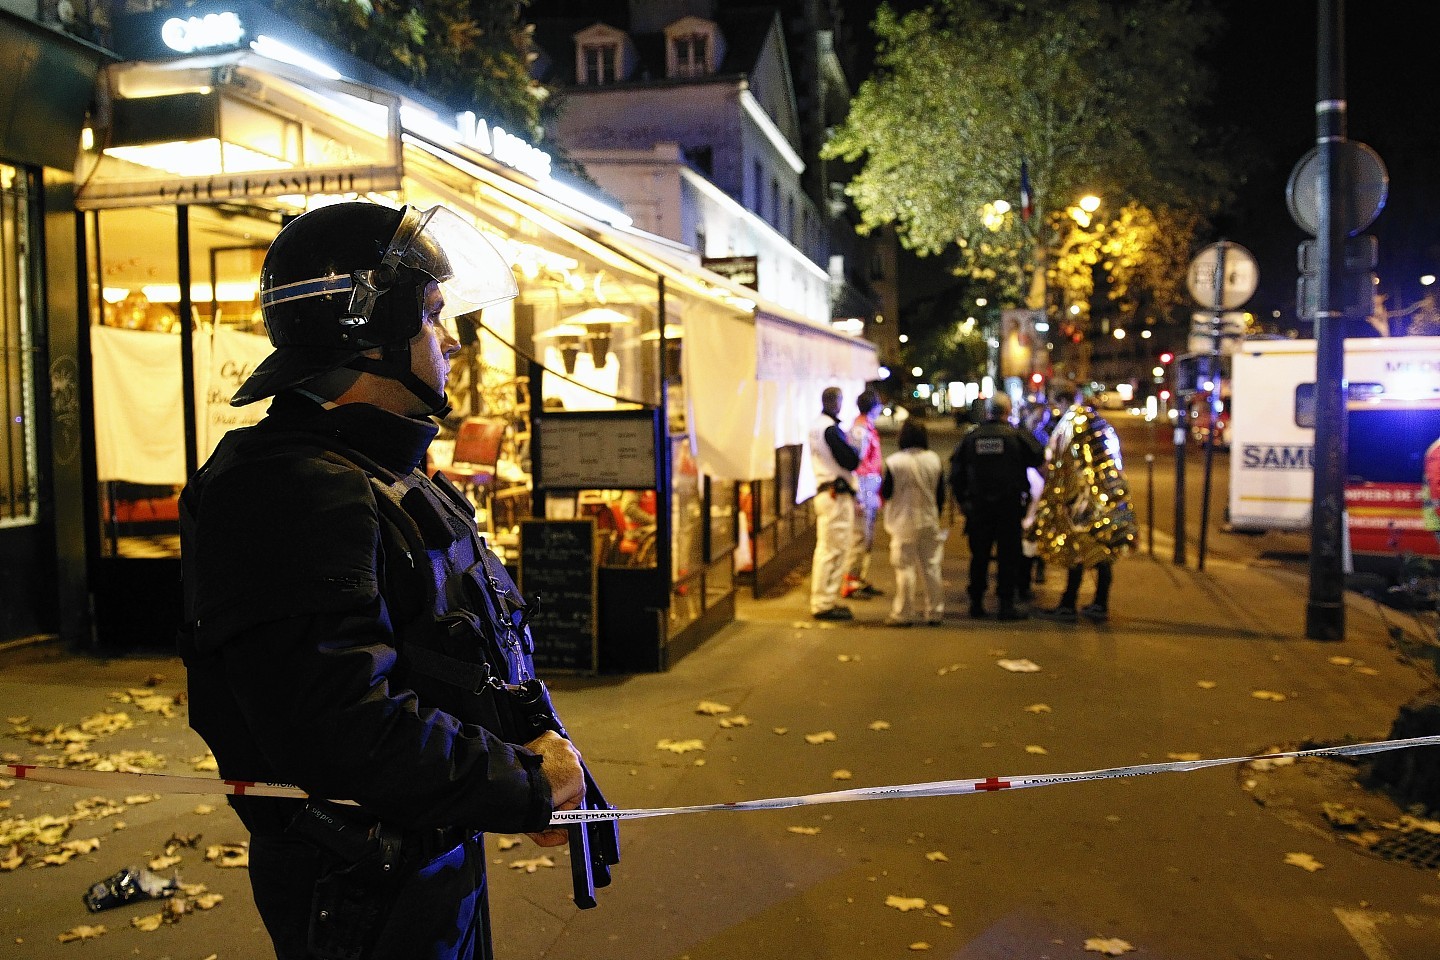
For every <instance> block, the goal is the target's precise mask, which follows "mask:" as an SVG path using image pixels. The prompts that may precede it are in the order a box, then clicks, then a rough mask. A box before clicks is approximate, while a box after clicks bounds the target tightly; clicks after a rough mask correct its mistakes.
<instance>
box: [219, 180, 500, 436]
mask: <svg viewBox="0 0 1440 960" xmlns="http://www.w3.org/2000/svg"><path fill="white" fill-rule="evenodd" d="M431 281H434V282H436V283H437V284H439V286H440V292H441V294H442V295H443V296H444V299H445V304H444V307H443V309H442V310H441V313H440V316H439V319H440V320H447V319H450V318H452V317H455V316H459V315H461V314H465V313H472V312H474V311H477V310H480V309H483V308H484V307H487V306H491V305H493V304H496V303H501V302H504V301H506V300H510V299H513V298H514V297H515V296H516V294H517V293H518V290H517V288H516V285H515V276H514V274H513V273H512V272H511V271H510V267H509V266H508V265H507V264H506V263H505V260H504V258H502V257H501V256H500V254H499V253H498V252H497V251H496V249H495V248H494V247H493V246H492V245H491V244H490V242H489V241H488V240H486V239H485V237H484V236H483V235H482V234H481V233H480V232H479V231H478V230H476V229H475V228H474V227H473V226H471V225H470V224H469V223H467V222H466V221H465V220H463V219H462V218H461V217H460V216H458V215H457V214H455V213H454V212H453V211H451V210H449V209H447V208H445V207H438V206H437V207H431V208H430V209H429V210H423V211H422V210H420V209H418V208H416V207H412V206H408V205H407V206H404V207H401V208H400V209H398V210H397V209H393V208H390V207H386V206H382V205H381V204H377V203H368V202H363V201H350V202H344V203H337V204H333V205H330V206H325V207H320V208H318V209H315V210H311V211H310V212H308V213H305V214H302V215H301V216H299V217H297V218H295V219H294V220H293V221H291V222H290V223H289V224H287V225H286V226H285V227H284V228H283V229H282V230H281V231H280V233H279V235H278V236H276V238H275V240H274V242H273V243H271V244H270V249H269V250H268V251H267V252H266V254H265V262H264V264H263V265H262V266H261V268H260V309H261V314H262V316H263V317H264V320H265V331H266V333H267V334H268V335H269V337H270V342H271V344H273V345H274V347H275V352H274V353H272V354H271V355H270V356H268V357H266V358H265V360H264V361H263V362H262V363H261V364H260V365H259V366H258V367H257V368H256V369H255V372H254V373H253V374H252V375H251V376H250V378H249V379H248V380H246V381H245V383H244V384H243V385H242V386H241V387H240V390H239V391H238V392H237V393H236V394H235V396H234V397H233V398H232V399H231V401H230V402H231V404H232V405H234V406H237V407H238V406H244V405H245V404H247V403H253V402H255V401H256V400H261V399H263V398H265V397H269V396H274V395H275V394H276V393H279V392H281V391H283V390H288V389H291V388H293V387H296V386H299V385H301V384H303V383H304V382H305V381H307V380H310V379H313V378H314V377H317V376H320V375H321V374H324V373H328V372H330V371H332V370H338V369H340V368H341V367H350V368H352V369H357V370H364V371H368V372H370V373H373V374H376V375H378V376H382V377H387V378H389V379H392V380H397V381H399V382H400V383H401V384H403V385H404V386H405V387H406V389H408V390H409V391H410V392H411V393H414V394H415V395H416V396H417V397H419V398H420V399H421V400H422V401H423V402H425V403H426V404H427V405H429V406H430V408H431V410H432V412H440V411H441V410H443V409H444V408H445V406H446V404H445V396H444V393H443V392H436V391H435V390H434V389H432V388H431V387H430V386H428V385H427V384H425V383H424V382H423V381H422V380H420V378H418V377H416V376H415V375H414V373H412V372H411V369H410V341H411V339H412V338H414V337H415V335H416V334H418V333H419V332H420V324H421V318H422V316H423V314H424V296H425V288H426V286H427V285H428V284H429V283H430V282H431ZM374 349H379V350H380V351H381V356H380V357H378V358H376V357H367V356H365V353H366V351H370V350H374Z"/></svg>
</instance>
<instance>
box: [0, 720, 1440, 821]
mask: <svg viewBox="0 0 1440 960" xmlns="http://www.w3.org/2000/svg"><path fill="white" fill-rule="evenodd" d="M1436 746H1440V735H1434V736H1427V737H1409V738H1406V739H1403V740H1378V741H1373V742H1371V743H1351V744H1343V745H1340V746H1334V747H1316V748H1313V749H1310V750H1291V751H1288V752H1284V753H1266V754H1257V755H1255V756H1249V757H1223V758H1218V759H1214V760H1173V761H1168V762H1166V763H1143V764H1136V765H1133V766H1127V767H1107V768H1105V769H1103V770H1085V771H1081V772H1078V773H1042V774H1034V775H1028V776H1018V777H984V778H983V779H978V780H975V779H972V780H935V781H931V782H929V783H907V784H901V785H898V786H889V787H857V788H855V789H852V790H835V791H831V792H829V793H810V794H805V795H804V796H798V797H772V798H770V799H767V800H740V801H736V802H733V803H704V804H698V805H695V806H688V807H640V808H635V809H628V810H559V811H556V812H555V813H554V814H553V816H552V817H551V820H550V824H551V826H564V825H566V824H572V823H586V822H589V821H598V820H642V819H645V818H647V817H673V816H677V815H679V814H686V813H738V812H742V811H748V810H783V809H786V808H788V807H817V806H822V805H824V804H830V803H854V802H856V801H860V800H891V799H901V798H907V797H951V796H959V795H962V794H971V793H998V792H999V791H1002V790H1024V789H1026V788H1027V787H1052V786H1059V785H1060V784H1065V783H1084V782H1086V781H1089V780H1120V779H1125V778H1128V777H1148V776H1151V775H1152V774H1157V773H1189V772H1191V771H1193V770H1204V769H1206V768H1208V767H1222V766H1227V765H1232V764H1239V763H1253V762H1255V761H1257V760H1269V761H1274V760H1287V759H1300V758H1302V757H1358V756H1363V755H1365V754H1370V753H1384V752H1386V751H1389V750H1406V749H1409V748H1411V747H1436ZM0 776H7V777H13V778H15V779H17V780H33V781H36V782H38V783H54V784H61V785H63V786H70V787H86V788H111V789H125V790H139V791H144V792H151V793H162V794H163V793H171V794H205V795H212V796H213V795H227V796H245V797H291V798H295V799H304V798H306V797H308V796H309V795H308V794H307V793H305V791H303V790H301V789H300V788H299V787H295V786H291V785H289V784H283V783H252V782H249V781H245V780H217V779H214V778H212V777H181V776H171V775H169V774H160V773H127V772H124V771H104V770H78V769H72V768H68V767H45V766H34V765H29V764H13V763H12V764H3V765H0ZM340 802H347V801H340Z"/></svg>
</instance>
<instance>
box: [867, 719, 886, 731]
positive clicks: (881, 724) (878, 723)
mask: <svg viewBox="0 0 1440 960" xmlns="http://www.w3.org/2000/svg"><path fill="white" fill-rule="evenodd" d="M870 729H871V730H889V729H890V721H889V720H875V721H872V722H871V724H870Z"/></svg>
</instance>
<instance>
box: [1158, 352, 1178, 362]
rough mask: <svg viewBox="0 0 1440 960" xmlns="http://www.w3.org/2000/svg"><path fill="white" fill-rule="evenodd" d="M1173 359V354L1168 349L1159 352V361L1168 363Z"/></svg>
mask: <svg viewBox="0 0 1440 960" xmlns="http://www.w3.org/2000/svg"><path fill="white" fill-rule="evenodd" d="M1174 359H1175V354H1173V353H1171V352H1170V351H1169V350H1166V351H1165V352H1164V353H1162V354H1160V362H1161V363H1162V364H1167V363H1169V362H1170V361H1171V360H1174Z"/></svg>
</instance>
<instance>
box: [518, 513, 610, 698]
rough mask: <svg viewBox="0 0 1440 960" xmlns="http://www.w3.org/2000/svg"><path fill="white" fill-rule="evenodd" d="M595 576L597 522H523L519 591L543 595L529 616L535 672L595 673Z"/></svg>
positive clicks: (597, 619) (596, 635) (596, 665)
mask: <svg viewBox="0 0 1440 960" xmlns="http://www.w3.org/2000/svg"><path fill="white" fill-rule="evenodd" d="M596 576H597V574H596V556H595V521H594V520H591V519H584V520H522V521H521V522H520V589H521V592H523V593H524V594H525V596H527V597H529V596H530V595H532V594H538V595H539V597H540V609H539V610H538V611H537V612H536V613H535V614H534V615H532V616H531V618H530V634H531V636H532V637H533V638H534V640H535V668H536V669H537V670H540V671H542V672H543V671H560V672H569V673H594V672H595V671H596V670H597V668H598V658H599V651H598V648H597V643H598V626H599V612H598V607H597V601H596V596H597V594H596Z"/></svg>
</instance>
